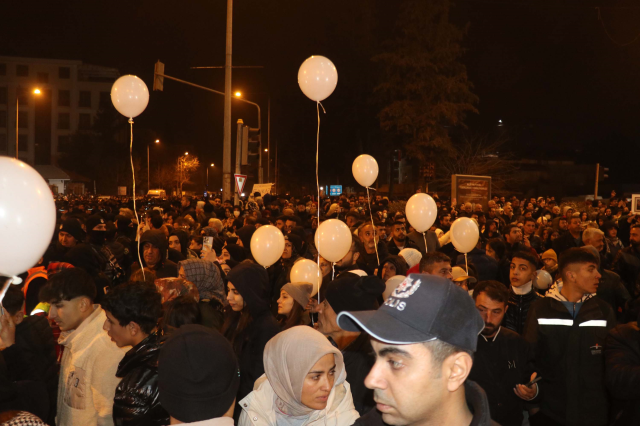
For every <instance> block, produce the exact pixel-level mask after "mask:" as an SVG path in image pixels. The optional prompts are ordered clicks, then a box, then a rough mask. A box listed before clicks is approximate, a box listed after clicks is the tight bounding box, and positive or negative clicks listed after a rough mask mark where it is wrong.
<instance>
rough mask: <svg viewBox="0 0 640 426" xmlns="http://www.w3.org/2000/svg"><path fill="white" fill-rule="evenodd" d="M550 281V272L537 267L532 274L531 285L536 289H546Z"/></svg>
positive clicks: (551, 280) (551, 279)
mask: <svg viewBox="0 0 640 426" xmlns="http://www.w3.org/2000/svg"><path fill="white" fill-rule="evenodd" d="M552 282H553V278H552V277H551V274H550V273H548V272H547V271H545V270H543V269H538V270H537V271H536V274H535V275H534V276H533V287H534V288H537V289H538V290H546V289H548V288H549V286H550V285H551V283H552Z"/></svg>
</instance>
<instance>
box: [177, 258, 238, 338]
mask: <svg viewBox="0 0 640 426" xmlns="http://www.w3.org/2000/svg"><path fill="white" fill-rule="evenodd" d="M178 276H179V277H180V278H183V279H185V280H187V281H191V282H192V283H194V284H195V285H196V288H197V289H198V293H199V294H200V302H199V304H198V305H199V306H200V311H201V313H202V325H205V326H207V327H211V328H215V329H216V330H220V329H221V328H222V324H223V323H224V308H225V306H226V305H227V303H226V297H225V286H224V281H223V280H222V276H221V275H220V269H218V267H217V266H216V265H215V264H214V263H213V262H209V261H207V260H203V259H188V260H183V261H181V262H180V263H178Z"/></svg>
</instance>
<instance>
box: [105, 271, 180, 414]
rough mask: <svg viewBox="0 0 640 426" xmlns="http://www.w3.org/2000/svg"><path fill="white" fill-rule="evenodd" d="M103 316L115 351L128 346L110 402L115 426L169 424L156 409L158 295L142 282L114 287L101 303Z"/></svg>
mask: <svg viewBox="0 0 640 426" xmlns="http://www.w3.org/2000/svg"><path fill="white" fill-rule="evenodd" d="M102 308H103V309H104V310H105V313H106V314H107V320H106V321H105V323H104V329H105V330H106V331H107V333H108V334H109V337H111V340H112V341H114V342H115V344H116V345H118V347H120V348H122V347H125V346H132V348H131V349H130V350H129V352H127V354H126V355H125V356H124V358H122V361H120V364H119V365H118V371H117V372H116V376H117V377H119V378H121V379H122V381H121V382H120V384H119V385H118V387H117V388H116V393H115V397H114V401H113V421H114V423H115V425H116V426H131V425H153V426H156V425H157V426H161V425H166V424H168V423H169V414H168V413H167V412H166V411H165V409H164V408H162V406H161V405H160V396H159V392H158V355H159V354H160V345H161V342H160V338H161V332H160V331H159V330H158V328H157V323H158V320H159V319H160V316H161V315H162V302H161V296H160V293H158V291H157V290H156V289H155V288H154V287H150V286H148V285H147V284H146V283H143V282H132V283H130V284H123V285H120V286H117V287H115V288H113V289H111V290H110V291H109V293H107V295H106V296H105V297H104V299H103V300H102Z"/></svg>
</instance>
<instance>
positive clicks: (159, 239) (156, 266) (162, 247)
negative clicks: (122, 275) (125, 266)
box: [131, 230, 178, 278]
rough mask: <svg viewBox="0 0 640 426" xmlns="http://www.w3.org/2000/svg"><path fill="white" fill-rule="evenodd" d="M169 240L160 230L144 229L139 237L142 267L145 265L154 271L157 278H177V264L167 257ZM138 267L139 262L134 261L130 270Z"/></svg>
mask: <svg viewBox="0 0 640 426" xmlns="http://www.w3.org/2000/svg"><path fill="white" fill-rule="evenodd" d="M168 249H169V242H168V241H167V237H166V236H165V234H164V232H162V231H153V230H152V231H146V232H145V233H144V234H142V237H141V238H140V257H141V258H142V264H143V265H142V267H143V268H144V267H147V268H149V269H151V270H153V271H154V272H155V273H156V277H158V278H170V277H173V278H177V277H178V265H176V264H175V263H174V262H172V261H170V260H168V259H167V250H168ZM138 269H140V264H139V263H137V262H136V263H135V264H134V265H133V267H132V268H131V272H135V271H137V270H138Z"/></svg>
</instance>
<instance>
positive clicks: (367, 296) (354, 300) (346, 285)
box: [325, 272, 386, 314]
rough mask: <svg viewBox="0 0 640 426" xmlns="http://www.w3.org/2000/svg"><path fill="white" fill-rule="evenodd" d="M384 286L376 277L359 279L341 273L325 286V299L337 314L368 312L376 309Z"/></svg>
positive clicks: (357, 276) (351, 274)
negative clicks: (343, 312)
mask: <svg viewBox="0 0 640 426" xmlns="http://www.w3.org/2000/svg"><path fill="white" fill-rule="evenodd" d="M385 288H386V286H385V285H384V282H383V281H382V280H381V279H380V278H378V277H371V276H365V277H361V276H359V275H356V274H353V273H350V272H348V273H343V274H341V275H340V276H339V277H338V278H336V279H335V280H333V281H331V282H330V283H329V284H328V285H327V290H326V291H327V292H326V296H325V297H326V299H327V301H328V302H329V304H330V305H331V307H332V308H333V310H334V311H335V313H336V314H339V313H340V312H342V311H370V310H375V309H378V307H379V306H378V299H379V298H380V297H381V296H382V292H383V291H384V290H385Z"/></svg>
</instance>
